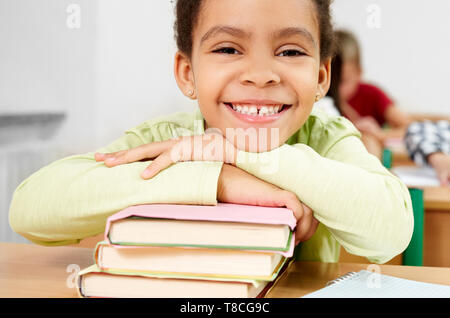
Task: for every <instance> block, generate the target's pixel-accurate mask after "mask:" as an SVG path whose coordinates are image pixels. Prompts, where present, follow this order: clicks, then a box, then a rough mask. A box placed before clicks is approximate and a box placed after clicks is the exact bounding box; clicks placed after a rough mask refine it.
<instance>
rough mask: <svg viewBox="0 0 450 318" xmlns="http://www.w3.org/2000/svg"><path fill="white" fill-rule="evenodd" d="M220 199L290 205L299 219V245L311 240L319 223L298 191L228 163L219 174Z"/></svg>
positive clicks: (231, 201) (297, 238) (232, 201)
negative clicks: (287, 188) (259, 177)
mask: <svg viewBox="0 0 450 318" xmlns="http://www.w3.org/2000/svg"><path fill="white" fill-rule="evenodd" d="M217 199H218V200H219V201H220V202H227V203H234V204H248V205H258V206H271V207H287V208H288V209H290V210H292V211H293V212H294V215H295V218H296V219H297V227H296V232H295V245H297V244H298V243H300V242H304V241H307V240H309V239H310V238H311V236H313V234H314V233H315V232H316V230H317V226H318V225H319V221H317V219H316V218H315V217H314V215H313V211H312V210H311V209H310V208H309V207H308V206H306V205H305V204H303V203H302V202H300V200H299V199H298V198H297V196H296V195H295V194H294V193H292V192H289V191H286V190H283V189H280V188H278V187H276V186H275V185H273V184H270V183H267V182H265V181H263V180H260V179H258V178H257V177H255V176H253V175H251V174H249V173H247V172H245V171H244V170H241V169H239V168H236V167H234V166H231V165H228V164H224V165H223V167H222V171H221V173H220V176H219V182H218V185H217Z"/></svg>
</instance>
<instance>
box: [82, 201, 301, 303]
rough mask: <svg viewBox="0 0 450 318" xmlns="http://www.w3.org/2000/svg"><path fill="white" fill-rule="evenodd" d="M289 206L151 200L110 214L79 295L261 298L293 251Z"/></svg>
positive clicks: (292, 221)
mask: <svg viewBox="0 0 450 318" xmlns="http://www.w3.org/2000/svg"><path fill="white" fill-rule="evenodd" d="M295 226H296V219H295V217H294V214H293V212H292V211H291V210H289V209H287V208H272V207H260V206H250V205H237V204H227V203H219V204H218V205H216V206H195V205H168V204H150V205H136V206H131V207H129V208H126V209H124V210H122V211H120V212H118V213H116V214H114V215H112V216H111V217H109V218H108V220H107V222H106V228H105V239H104V241H102V242H99V243H98V244H97V246H96V248H95V253H94V260H95V264H94V265H92V266H90V267H88V268H85V269H83V270H82V271H80V272H79V273H78V293H79V296H80V297H118V298H125V297H157V298H163V297H169V298H198V297H200V298H216V297H217V298H229V297H230V298H254V297H263V296H264V295H265V293H266V292H267V290H268V289H269V288H270V286H271V285H272V284H273V282H274V280H275V279H276V278H277V276H279V274H281V273H282V272H283V271H284V270H285V269H286V267H287V264H288V263H289V261H290V260H291V257H292V256H293V251H294V242H295V238H294V228H295Z"/></svg>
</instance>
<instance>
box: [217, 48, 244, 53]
mask: <svg viewBox="0 0 450 318" xmlns="http://www.w3.org/2000/svg"><path fill="white" fill-rule="evenodd" d="M213 53H222V54H239V51H238V50H236V49H233V48H232V47H223V48H220V49H217V50H215V51H213Z"/></svg>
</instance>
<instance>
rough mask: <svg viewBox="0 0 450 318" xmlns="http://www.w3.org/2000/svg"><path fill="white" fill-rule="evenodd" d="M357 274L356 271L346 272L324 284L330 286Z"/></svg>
mask: <svg viewBox="0 0 450 318" xmlns="http://www.w3.org/2000/svg"><path fill="white" fill-rule="evenodd" d="M357 274H358V273H357V272H348V273H347V274H345V275H342V276H341V277H338V278H336V279H334V280H332V281H329V282H328V283H327V285H326V286H330V285H333V284H337V283H340V282H343V281H344V280H347V279H348V278H352V277H354V276H355V275H357Z"/></svg>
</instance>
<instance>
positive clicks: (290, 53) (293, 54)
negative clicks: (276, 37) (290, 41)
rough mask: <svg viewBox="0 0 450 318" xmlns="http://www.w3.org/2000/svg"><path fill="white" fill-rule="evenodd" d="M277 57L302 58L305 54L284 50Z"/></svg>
mask: <svg viewBox="0 0 450 318" xmlns="http://www.w3.org/2000/svg"><path fill="white" fill-rule="evenodd" d="M278 55H280V56H288V57H291V56H303V55H306V54H305V53H303V52H301V51H298V50H284V51H283V52H281V53H280V54H278Z"/></svg>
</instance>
